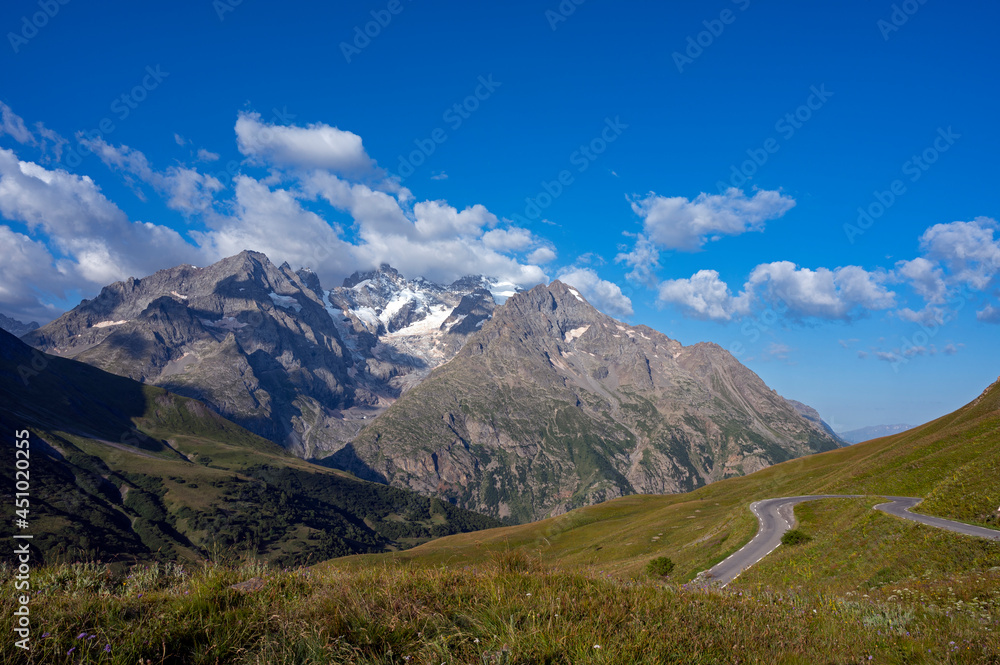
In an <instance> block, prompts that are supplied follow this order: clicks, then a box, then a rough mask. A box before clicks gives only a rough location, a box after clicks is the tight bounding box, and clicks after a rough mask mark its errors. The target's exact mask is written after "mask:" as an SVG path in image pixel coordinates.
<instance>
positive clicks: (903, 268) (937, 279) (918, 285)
mask: <svg viewBox="0 0 1000 665" xmlns="http://www.w3.org/2000/svg"><path fill="white" fill-rule="evenodd" d="M896 272H897V273H899V275H900V276H902V277H904V278H906V279H907V280H908V281H909V283H910V287H911V288H912V289H913V290H914V291H915V292H916V293H917V294H918V295H919V296H921V297H922V298H923V299H924V301H925V302H927V303H928V304H931V305H940V304H942V303H944V301H945V300H946V299H947V297H948V285H947V284H946V283H945V276H944V271H943V270H942V269H941V268H940V267H939V266H938V265H937V264H936V263H934V262H933V261H929V260H927V259H925V258H923V257H919V258H916V259H913V260H912V261H899V262H898V263H896Z"/></svg>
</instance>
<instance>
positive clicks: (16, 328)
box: [0, 314, 38, 337]
mask: <svg viewBox="0 0 1000 665" xmlns="http://www.w3.org/2000/svg"><path fill="white" fill-rule="evenodd" d="M0 330H6V331H7V332H9V333H10V334H11V335H13V336H14V337H20V336H21V335H26V334H28V333H30V332H31V331H32V330H38V323H36V322H35V321H32V322H31V323H21V322H20V321H18V320H17V319H12V318H10V317H9V316H4V315H3V314H0Z"/></svg>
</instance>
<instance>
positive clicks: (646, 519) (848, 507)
mask: <svg viewBox="0 0 1000 665" xmlns="http://www.w3.org/2000/svg"><path fill="white" fill-rule="evenodd" d="M998 465H1000V383H998V384H994V385H993V386H991V387H990V388H988V389H987V390H986V391H985V392H984V393H983V394H982V396H981V397H979V398H978V399H977V400H975V401H974V402H973V403H971V404H969V405H967V406H965V407H963V408H962V409H959V410H958V411H956V412H955V413H952V414H950V415H947V416H945V417H943V418H939V419H938V420H935V421H933V422H931V423H928V424H926V425H924V426H922V427H918V428H915V429H913V430H910V431H907V432H904V433H901V434H898V435H894V436H891V437H886V438H883V439H877V440H874V441H869V442H866V443H863V444H857V445H854V446H851V447H849V448H843V449H840V450H835V451H831V452H826V453H821V454H818V455H811V456H809V457H804V458H800V459H795V460H791V461H788V462H785V463H783V464H778V465H775V466H773V467H770V468H767V469H764V470H762V471H759V472H757V473H754V474H752V475H750V476H746V477H742V478H733V479H728V480H724V481H720V482H717V483H714V484H712V485H709V486H707V487H703V488H701V489H698V490H696V491H694V492H690V493H687V494H679V495H670V496H629V497H625V498H622V499H618V500H615V501H610V502H607V503H604V504H600V505H596V506H590V507H586V508H581V509H579V510H574V511H572V512H569V513H566V514H564V515H561V516H558V517H554V518H551V519H547V520H543V521H540V522H535V523H532V524H526V525H520V526H513V527H506V528H501V529H494V530H489V531H485V532H480V533H472V534H464V535H458V536H454V537H450V538H444V539H441V540H437V541H434V542H431V543H428V544H426V545H423V546H421V547H419V548H416V549H413V550H410V551H407V552H403V553H399V554H395V555H393V558H394V559H395V560H397V561H402V562H410V563H413V564H417V565H440V564H445V563H447V564H449V565H468V564H475V563H480V562H483V561H485V560H487V559H488V558H489V557H490V556H492V555H494V554H495V553H497V552H501V551H507V550H515V549H519V550H523V551H525V552H527V553H530V554H533V555H534V554H537V555H538V556H540V557H542V558H543V559H544V560H545V561H546V562H548V563H550V564H551V565H553V566H555V567H558V568H563V569H568V570H579V569H581V568H582V569H586V570H592V571H594V570H600V571H606V572H608V573H612V574H615V575H620V576H635V575H638V574H640V573H641V570H642V569H643V567H644V566H645V564H646V562H647V561H648V560H649V559H651V558H653V557H656V556H669V557H670V558H671V559H673V561H674V562H675V563H676V564H677V568H676V570H675V572H674V578H675V579H690V578H692V577H693V576H694V575H695V574H697V573H698V572H700V571H702V570H705V569H707V568H709V567H710V566H711V565H713V564H714V563H716V562H718V561H721V560H722V559H723V558H725V557H726V556H728V555H729V554H730V553H732V552H734V551H736V550H737V549H739V548H740V547H742V546H743V544H745V543H746V542H748V541H749V540H750V538H751V537H752V536H753V534H754V533H755V532H756V528H757V521H756V519H755V518H754V517H753V515H752V514H751V513H750V511H749V510H748V506H749V504H750V503H751V502H753V501H755V500H758V499H764V498H770V497H779V496H792V495H798V494H826V493H830V494H871V495H884V494H888V495H905V496H920V497H926V499H927V500H926V501H925V502H924V503H923V504H921V505H920V506H919V510H921V511H923V512H927V513H928V514H933V515H937V516H940V517H946V518H951V519H957V520H963V521H967V522H969V523H973V524H978V525H982V526H992V527H994V528H996V527H997V526H998V525H997V513H996V510H997V506H1000V474H998V473H997V472H996V471H997V469H998ZM825 503H827V504H832V507H831V508H829V509H828V511H827V512H828V514H829V515H830V519H831V520H832V516H833V515H836V514H843V515H847V517H841V518H838V519H837V521H836V524H837V529H836V531H837V533H841V534H846V536H845V537H846V538H849V539H855V540H857V541H858V542H856V543H855V544H856V545H857V547H855V548H846V547H842V546H840V545H835V543H834V541H833V540H832V539H833V538H834V536H835V535H836V534H835V533H833V532H830V533H829V534H828V535H829V536H830V537H829V538H824V537H818V538H815V539H814V540H813V541H812V545H811V548H809V549H808V550H798V551H799V552H812V553H813V554H814V555H815V556H813V559H814V563H815V564H816V565H817V566H820V567H822V566H823V565H826V566H831V565H832V566H836V565H839V564H838V562H839V563H840V564H842V563H843V561H841V559H847V558H854V559H855V560H857V559H858V558H859V557H860V558H862V559H865V560H866V561H868V562H869V563H868V564H866V565H869V566H874V565H876V564H875V563H874V562H875V561H876V560H877V559H878V557H879V556H880V555H879V554H878V553H877V552H878V548H874V549H869V548H865V547H862V546H861V545H862V544H863V543H862V542H860V541H861V540H863V539H861V538H860V537H858V538H856V536H858V534H859V533H865V532H867V531H870V532H871V533H873V534H878V535H879V537H880V538H882V539H883V540H885V539H888V534H890V533H892V532H893V530H894V529H895V531H897V532H898V535H899V538H898V539H897V540H896V541H895V545H893V547H895V550H894V552H895V555H896V556H897V558H898V559H899V560H900V561H903V560H905V559H906V557H910V558H912V559H913V560H914V561H916V562H918V563H919V562H921V561H927V557H926V552H925V550H926V547H927V542H926V541H925V540H926V538H931V539H938V540H939V541H940V544H939V545H937V547H946V548H950V547H952V545H954V547H955V549H956V551H955V556H954V557H949V556H945V557H944V559H945V560H946V561H951V563H950V564H948V565H944V566H943V567H941V566H938V568H936V569H935V570H938V572H947V571H958V570H962V569H963V567H968V566H972V567H976V566H985V565H986V564H989V565H991V566H997V565H1000V557H998V556H997V551H998V550H1000V547H997V546H996V545H989V546H986V545H984V546H983V547H982V548H980V549H982V552H979V550H976V552H971V553H968V552H967V553H965V554H960V553H959V550H964V549H966V544H967V543H968V542H969V541H970V540H971V539H968V538H964V537H961V536H955V535H951V534H941V533H938V532H937V531H935V530H934V529H931V528H930V527H923V526H920V525H915V524H910V523H902V524H901V523H899V520H896V519H895V518H892V517H889V516H886V515H882V514H872V511H870V510H868V508H869V507H870V506H871V505H874V504H875V503H878V501H877V500H875V499H874V498H873V499H871V500H865V501H862V502H861V503H860V504H859V503H857V502H855V503H854V504H850V503H849V502H848V503H844V502H841V503H835V502H825ZM807 505H808V504H807ZM858 506H862V508H860V509H859V508H858ZM821 510H823V509H821V508H819V507H800V508H799V511H812V512H811V513H809V514H812V515H818V514H824V513H821ZM845 511H846V512H845ZM804 523H805V524H806V527H805V528H810V529H813V528H815V529H816V530H819V529H820V527H821V525H822V524H828V523H830V522H828V521H827V522H824V521H823V520H818V521H816V522H815V524H814V523H813V522H805V521H804ZM928 534H933V536H929V535H928ZM887 542H889V541H888V540H887ZM886 547H888V545H886ZM973 549H976V548H973ZM788 556H789V557H793V556H794V555H793V554H792V553H791V552H790V553H788ZM817 557H818V559H817ZM820 559H824V560H826V562H825V563H824V562H823V561H820ZM377 560H378V559H377V558H375V559H373V558H370V557H360V558H354V559H347V560H344V561H342V562H338V563H337V564H336V565H369V564H370V563H372V562H373V561H377ZM775 560H776V561H779V560H780V558H779V559H775ZM770 562H771V559H768V560H765V562H763V563H762V564H760V565H761V568H760V570H761V571H764V573H761V575H763V577H761V576H758V577H757V578H755V579H757V580H758V581H760V582H762V583H763V582H764V581H768V580H770V581H775V580H778V579H779V578H780V579H784V578H783V577H781V576H782V572H781V571H780V570H775V571H773V574H767V572H766V571H767V570H768V569H767V566H768V565H771V563H770ZM789 565H792V564H791V563H789ZM918 567H919V566H918ZM987 567H988V566H987ZM911 569H913V566H912V565H911V566H910V568H906V567H905V566H904V567H903V568H902V569H900V570H898V571H896V572H893V573H890V572H886V573H883V578H885V579H889V578H891V577H893V576H896V577H898V576H900V575H903V576H905V574H908V573H906V570H911ZM834 570H835V569H834ZM875 572H877V571H872V574H873V575H874V573H875ZM861 576H863V575H861V574H860V573H859V574H858V575H856V576H855V577H857V578H858V579H856V580H855V581H856V582H857V583H858V584H861V583H862V582H864V581H865V580H861V579H860V577H861ZM852 579H854V578H852ZM866 579H867V578H866Z"/></svg>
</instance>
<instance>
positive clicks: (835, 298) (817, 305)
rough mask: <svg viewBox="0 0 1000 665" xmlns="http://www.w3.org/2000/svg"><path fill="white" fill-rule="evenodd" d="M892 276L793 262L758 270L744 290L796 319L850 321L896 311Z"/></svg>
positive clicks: (851, 267) (854, 267) (862, 270)
mask: <svg viewBox="0 0 1000 665" xmlns="http://www.w3.org/2000/svg"><path fill="white" fill-rule="evenodd" d="M888 279H889V275H888V274H887V273H885V272H869V271H867V270H865V269H864V268H861V267H859V266H844V267H842V268H836V269H834V270H830V269H828V268H818V269H816V270H811V269H809V268H799V267H798V266H796V265H795V264H794V263H792V262H790V261H776V262H774V263H765V264H761V265H759V266H757V267H756V268H754V269H753V272H751V273H750V278H749V279H748V280H747V283H746V285H745V286H744V289H745V290H746V291H747V292H748V293H753V294H754V295H755V296H756V297H757V298H760V299H762V300H764V301H765V302H768V303H772V304H783V305H784V306H785V307H787V309H788V313H789V314H790V315H791V316H793V317H796V318H808V317H815V318H820V319H839V320H850V319H853V318H857V317H858V316H861V315H863V314H864V313H865V312H868V311H873V310H883V309H888V308H890V307H893V306H894V305H895V303H896V294H895V293H894V292H892V291H889V290H888V289H887V288H886V287H885V282H886V281H888Z"/></svg>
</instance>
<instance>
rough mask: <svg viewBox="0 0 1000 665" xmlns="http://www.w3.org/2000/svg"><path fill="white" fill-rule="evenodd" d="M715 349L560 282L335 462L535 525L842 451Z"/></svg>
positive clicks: (528, 299) (506, 315)
mask: <svg viewBox="0 0 1000 665" xmlns="http://www.w3.org/2000/svg"><path fill="white" fill-rule="evenodd" d="M821 422H822V421H820V422H812V421H810V420H808V419H806V418H804V417H803V416H802V415H800V414H799V413H798V411H797V410H796V408H795V405H793V404H792V403H791V402H789V401H788V400H785V399H784V398H782V397H781V396H780V395H778V394H777V393H775V392H774V391H772V390H770V389H769V388H768V387H767V386H766V385H765V384H764V382H763V381H761V379H760V378H759V377H758V376H757V375H756V374H754V373H753V372H752V371H751V370H749V369H747V368H746V367H744V366H743V365H741V364H740V363H739V362H738V361H737V360H736V359H735V358H733V357H732V356H731V355H730V354H729V353H728V352H726V351H725V350H723V349H722V348H721V347H719V346H717V345H715V344H695V345H693V346H688V347H685V346H683V345H681V344H680V343H679V342H677V341H675V340H672V339H670V338H668V337H666V336H665V335H663V334H661V333H659V332H657V331H655V330H653V329H651V328H648V327H646V326H635V327H633V326H628V325H625V324H623V323H621V322H619V321H616V320H614V319H612V318H611V317H609V316H606V315H604V314H602V313H601V312H599V311H598V310H597V309H595V308H594V307H593V306H591V305H590V303H588V302H587V301H586V299H585V298H584V297H583V296H582V295H581V294H580V292H579V291H577V290H576V289H574V288H573V287H572V286H570V285H567V284H564V283H562V282H559V281H555V282H552V284H550V285H548V286H545V285H540V286H536V287H535V288H533V289H531V290H530V291H527V292H523V293H519V294H516V295H514V296H513V297H511V298H510V299H509V300H508V301H507V303H506V304H505V305H504V306H503V307H500V308H498V309H497V310H496V312H495V314H494V316H493V318H492V319H491V320H489V321H487V322H486V323H484V324H483V326H482V329H481V330H480V331H479V332H477V333H475V334H473V335H472V336H471V337H470V338H469V339H468V341H467V342H466V344H465V346H464V347H463V348H462V350H461V351H460V352H459V353H458V354H457V355H456V356H455V358H454V359H452V360H451V361H450V362H448V363H447V364H445V365H443V366H441V367H439V368H438V369H436V370H435V371H433V372H432V373H431V374H430V376H429V377H428V378H427V379H425V380H424V381H423V382H422V383H421V384H420V385H419V386H417V387H415V388H413V389H412V390H410V391H409V392H407V393H406V394H405V395H404V396H403V397H402V398H401V399H399V400H398V401H397V402H396V403H395V404H393V406H392V407H390V408H389V409H388V410H387V411H386V412H385V413H384V414H382V416H380V417H379V419H378V420H376V421H375V422H373V423H372V424H371V425H369V426H368V427H366V428H365V429H364V430H362V432H361V434H360V435H359V436H358V437H357V439H355V441H354V442H353V443H352V444H351V446H349V448H348V449H345V451H341V452H340V453H338V454H337V455H335V456H334V457H333V458H332V459H331V460H330V462H331V463H332V464H334V465H339V466H342V468H345V469H349V470H351V471H354V472H355V473H358V474H360V475H365V474H367V475H368V477H371V478H378V479H384V480H386V481H388V482H390V483H392V484H395V485H399V486H402V487H408V488H411V489H416V490H418V491H420V492H423V493H429V494H435V495H437V496H441V497H443V498H446V499H448V500H450V501H453V502H455V503H457V504H458V505H460V506H463V507H468V508H470V509H473V510H476V511H479V512H484V513H487V514H491V515H495V516H498V517H512V518H514V519H516V520H519V521H527V520H533V519H538V518H541V517H545V516H548V515H553V514H558V513H561V512H564V511H567V510H570V509H572V508H575V507H578V506H582V505H586V504H592V503H597V502H600V501H605V500H607V499H611V498H614V497H618V496H622V495H625V494H632V493H637V492H638V493H671V492H679V491H686V490H690V489H693V488H695V487H698V486H700V485H704V484H706V483H709V482H713V481H716V480H721V479H723V478H728V477H732V476H738V475H742V474H745V473H750V472H753V471H756V470H758V469H761V468H764V467H766V466H769V465H771V464H774V463H776V462H780V461H784V460H787V459H790V458H793V457H797V456H800V455H805V454H809V453H813V452H817V451H822V450H832V449H834V448H837V447H839V446H838V441H837V440H836V439H835V438H834V437H833V436H832V435H831V434H830V433H829V432H828V431H827V430H826V429H825V428H824V427H823V425H822V424H821Z"/></svg>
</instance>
